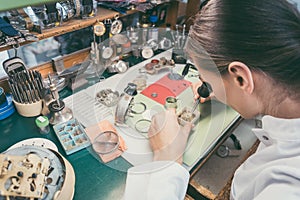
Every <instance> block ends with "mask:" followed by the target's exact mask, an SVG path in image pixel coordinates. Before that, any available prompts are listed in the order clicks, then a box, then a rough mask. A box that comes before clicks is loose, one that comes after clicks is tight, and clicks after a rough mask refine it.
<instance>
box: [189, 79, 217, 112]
mask: <svg viewBox="0 0 300 200" xmlns="http://www.w3.org/2000/svg"><path fill="white" fill-rule="evenodd" d="M211 91H212V90H211V87H210V85H208V83H206V82H203V83H202V85H201V86H200V87H198V88H197V93H198V94H199V98H198V99H197V100H196V102H195V104H194V106H193V109H192V113H193V112H194V111H195V110H196V108H197V106H198V105H199V103H200V98H201V97H202V98H207V97H209V95H210V93H211Z"/></svg>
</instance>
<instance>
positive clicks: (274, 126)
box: [252, 115, 300, 146]
mask: <svg viewBox="0 0 300 200" xmlns="http://www.w3.org/2000/svg"><path fill="white" fill-rule="evenodd" d="M252 130H253V132H254V134H255V135H256V136H257V137H258V139H259V140H260V141H261V142H262V143H264V144H265V145H266V146H269V145H271V144H273V143H274V142H275V141H295V140H300V118H295V119H281V118H276V117H272V116H269V115H266V116H264V117H262V128H254V129H252Z"/></svg>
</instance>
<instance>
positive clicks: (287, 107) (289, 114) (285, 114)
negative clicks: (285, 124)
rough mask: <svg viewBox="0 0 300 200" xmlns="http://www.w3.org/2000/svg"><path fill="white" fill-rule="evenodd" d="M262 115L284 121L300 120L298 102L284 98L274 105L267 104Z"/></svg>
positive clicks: (299, 103) (299, 105)
mask: <svg viewBox="0 0 300 200" xmlns="http://www.w3.org/2000/svg"><path fill="white" fill-rule="evenodd" d="M273 103H274V102H273ZM264 113H265V114H267V115H271V116H274V117H278V118H285V119H291V118H300V102H299V101H295V100H292V99H290V98H285V99H284V100H283V101H281V102H279V103H277V104H276V105H274V104H273V105H272V103H270V104H268V105H267V106H266V110H265V112H264Z"/></svg>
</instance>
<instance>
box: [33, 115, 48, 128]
mask: <svg viewBox="0 0 300 200" xmlns="http://www.w3.org/2000/svg"><path fill="white" fill-rule="evenodd" d="M35 123H36V125H37V126H38V127H39V128H44V127H46V126H48V125H49V120H48V118H47V117H46V116H39V117H37V118H36V119H35Z"/></svg>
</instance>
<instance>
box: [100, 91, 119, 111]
mask: <svg viewBox="0 0 300 200" xmlns="http://www.w3.org/2000/svg"><path fill="white" fill-rule="evenodd" d="M96 100H97V101H98V102H100V103H102V104H104V105H106V106H108V107H111V106H114V105H116V104H117V103H118V101H119V92H117V91H113V90H111V89H104V90H101V91H100V92H98V93H97V94H96Z"/></svg>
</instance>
